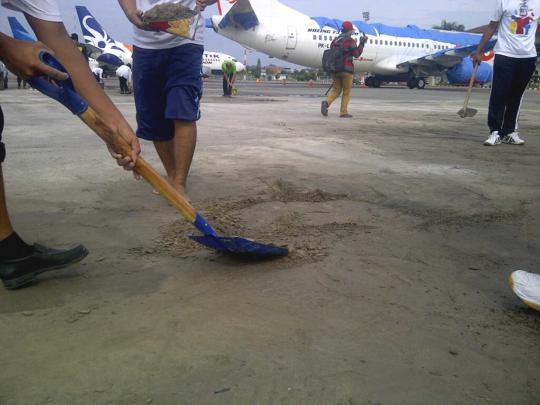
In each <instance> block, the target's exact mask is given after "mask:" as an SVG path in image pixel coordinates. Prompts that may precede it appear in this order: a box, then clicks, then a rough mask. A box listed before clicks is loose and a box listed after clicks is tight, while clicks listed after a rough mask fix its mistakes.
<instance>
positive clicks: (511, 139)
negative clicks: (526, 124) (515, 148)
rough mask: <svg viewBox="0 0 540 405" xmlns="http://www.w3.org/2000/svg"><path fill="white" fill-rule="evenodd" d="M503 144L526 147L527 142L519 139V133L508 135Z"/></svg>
mask: <svg viewBox="0 0 540 405" xmlns="http://www.w3.org/2000/svg"><path fill="white" fill-rule="evenodd" d="M502 142H503V143H507V144H508V145H525V141H524V140H523V139H521V138H520V137H519V133H517V132H512V133H511V134H508V135H506V136H505V137H504V138H503V140H502Z"/></svg>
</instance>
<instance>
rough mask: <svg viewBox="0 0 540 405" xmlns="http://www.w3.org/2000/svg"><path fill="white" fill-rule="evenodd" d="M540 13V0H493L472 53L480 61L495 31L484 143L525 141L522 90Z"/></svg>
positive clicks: (531, 70) (531, 61)
mask: <svg viewBox="0 0 540 405" xmlns="http://www.w3.org/2000/svg"><path fill="white" fill-rule="evenodd" d="M539 16H540V0H496V5H495V10H494V12H493V14H492V17H491V22H490V24H489V26H488V28H487V30H486V32H485V33H484V36H483V37H482V40H481V41H480V44H479V45H478V49H477V51H476V53H475V54H474V55H473V59H474V61H475V62H476V63H480V62H481V61H482V57H483V53H482V50H483V49H484V48H485V46H486V45H487V43H488V42H489V40H490V39H491V38H492V37H493V35H495V33H497V44H496V45H495V49H494V51H495V65H494V75H493V89H492V92H491V98H490V101H489V118H488V125H489V130H490V135H489V138H488V139H487V140H486V141H485V142H484V145H486V146H496V145H499V144H501V143H506V144H509V145H524V144H525V141H524V140H523V139H521V137H520V136H519V133H518V118H519V110H520V107H521V102H522V99H523V93H524V92H525V89H526V88H527V85H528V83H529V81H530V80H531V78H532V76H533V74H534V72H535V70H536V61H537V57H538V55H537V52H536V47H535V39H536V30H537V27H538V17H539Z"/></svg>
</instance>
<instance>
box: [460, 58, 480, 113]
mask: <svg viewBox="0 0 540 405" xmlns="http://www.w3.org/2000/svg"><path fill="white" fill-rule="evenodd" d="M479 67H480V64H479V63H476V64H475V66H474V70H473V74H472V76H471V80H470V82H469V89H468V90H467V97H465V104H463V109H464V110H467V108H468V107H469V100H470V99H471V93H472V89H473V86H474V82H475V81H476V75H477V74H478V68H479Z"/></svg>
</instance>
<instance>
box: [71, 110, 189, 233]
mask: <svg viewBox="0 0 540 405" xmlns="http://www.w3.org/2000/svg"><path fill="white" fill-rule="evenodd" d="M79 118H80V119H81V120H82V121H83V122H84V123H85V124H86V125H88V126H89V127H90V129H92V130H93V131H94V132H95V133H96V134H97V135H98V136H99V137H100V138H101V139H103V140H104V141H105V142H108V141H109V140H110V137H109V136H108V134H106V133H105V129H103V128H102V127H101V126H100V125H98V122H99V118H98V116H97V114H96V112H95V111H94V110H93V109H92V108H91V107H88V109H87V110H86V111H85V112H83V113H82V114H80V115H79ZM115 147H116V150H117V151H118V152H119V153H121V154H122V155H124V156H131V152H132V151H131V147H130V146H129V144H128V143H127V142H126V141H125V140H124V138H122V137H121V136H116V138H115ZM135 170H136V171H137V173H139V174H140V175H141V176H142V177H143V178H144V179H145V180H146V181H147V182H148V183H150V184H151V185H152V186H153V187H154V188H155V189H156V190H157V191H158V192H159V193H160V194H161V195H162V196H163V197H165V199H166V200H167V201H168V202H169V203H171V205H172V206H173V207H175V208H176V209H177V210H178V211H180V213H181V214H182V215H183V216H184V218H186V219H187V220H188V221H190V222H192V223H193V222H195V219H196V217H197V212H196V211H195V209H194V208H193V207H192V206H191V204H190V203H189V202H188V201H187V200H186V199H185V198H184V197H183V196H182V195H181V194H180V193H178V191H176V190H175V189H174V188H173V186H171V185H170V184H169V182H168V181H167V180H165V179H164V178H163V176H161V175H160V174H159V173H158V172H157V171H156V170H155V169H154V168H153V167H152V166H151V165H150V163H148V162H147V161H146V160H144V159H143V158H142V157H139V158H138V159H137V162H136V163H135Z"/></svg>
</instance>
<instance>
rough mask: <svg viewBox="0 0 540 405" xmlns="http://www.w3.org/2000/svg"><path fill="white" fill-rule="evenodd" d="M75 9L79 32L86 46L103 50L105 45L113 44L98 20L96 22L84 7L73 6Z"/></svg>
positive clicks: (112, 40)
mask: <svg viewBox="0 0 540 405" xmlns="http://www.w3.org/2000/svg"><path fill="white" fill-rule="evenodd" d="M75 9H76V10H77V16H78V17H79V23H80V24H81V31H82V33H83V35H84V40H85V41H86V43H87V44H90V45H93V46H95V47H97V48H101V49H105V48H106V47H107V44H109V43H111V42H114V39H112V38H111V37H110V36H109V34H107V31H105V29H104V28H103V27H102V26H101V24H100V23H99V22H98V20H96V18H95V17H94V16H93V15H92V13H90V11H89V10H88V9H87V8H86V7H84V6H75Z"/></svg>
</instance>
